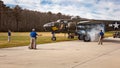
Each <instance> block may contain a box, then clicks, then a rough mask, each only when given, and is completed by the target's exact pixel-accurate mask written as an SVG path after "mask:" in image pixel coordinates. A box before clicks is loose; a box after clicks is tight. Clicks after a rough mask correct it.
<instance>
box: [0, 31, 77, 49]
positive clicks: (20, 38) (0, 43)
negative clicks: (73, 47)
mask: <svg viewBox="0 0 120 68" xmlns="http://www.w3.org/2000/svg"><path fill="white" fill-rule="evenodd" d="M37 33H38V35H42V36H38V38H37V44H44V43H53V42H60V41H70V40H75V39H68V38H67V34H66V35H65V34H63V33H60V34H56V37H57V40H56V41H51V33H50V32H37ZM29 34H30V33H29V32H12V36H11V42H8V41H7V38H8V37H7V33H6V32H5V33H4V32H0V48H6V47H15V46H26V45H29V43H30V37H29Z"/></svg>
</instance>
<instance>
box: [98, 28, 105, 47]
mask: <svg viewBox="0 0 120 68" xmlns="http://www.w3.org/2000/svg"><path fill="white" fill-rule="evenodd" d="M99 36H100V37H99V41H98V45H100V44H101V45H102V44H103V38H104V33H103V31H102V30H100V33H99Z"/></svg>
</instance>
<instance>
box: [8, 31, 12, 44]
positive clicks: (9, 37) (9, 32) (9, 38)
mask: <svg viewBox="0 0 120 68" xmlns="http://www.w3.org/2000/svg"><path fill="white" fill-rule="evenodd" d="M10 40H11V31H10V30H8V42H10Z"/></svg>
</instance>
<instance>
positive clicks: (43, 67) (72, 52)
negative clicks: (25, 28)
mask: <svg viewBox="0 0 120 68" xmlns="http://www.w3.org/2000/svg"><path fill="white" fill-rule="evenodd" d="M0 68H120V38H106V39H104V43H103V45H98V43H97V42H83V41H80V40H76V41H64V42H57V43H48V44H40V45H37V49H36V50H32V49H28V46H23V47H12V48H2V49H0Z"/></svg>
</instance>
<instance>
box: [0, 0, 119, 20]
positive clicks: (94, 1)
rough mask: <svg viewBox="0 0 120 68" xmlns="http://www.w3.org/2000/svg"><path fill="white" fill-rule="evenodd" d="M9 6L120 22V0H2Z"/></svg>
mask: <svg viewBox="0 0 120 68" xmlns="http://www.w3.org/2000/svg"><path fill="white" fill-rule="evenodd" d="M2 1H3V2H4V3H5V4H6V5H7V6H10V7H13V6H15V5H19V6H20V7H22V8H23V9H29V10H34V11H41V12H49V11H51V12H52V13H59V12H60V13H62V14H65V15H71V16H80V17H81V18H88V19H99V20H120V0H2Z"/></svg>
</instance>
